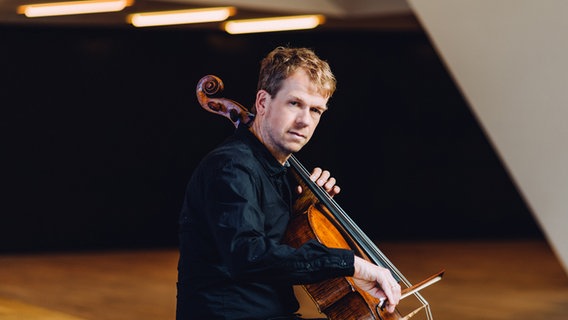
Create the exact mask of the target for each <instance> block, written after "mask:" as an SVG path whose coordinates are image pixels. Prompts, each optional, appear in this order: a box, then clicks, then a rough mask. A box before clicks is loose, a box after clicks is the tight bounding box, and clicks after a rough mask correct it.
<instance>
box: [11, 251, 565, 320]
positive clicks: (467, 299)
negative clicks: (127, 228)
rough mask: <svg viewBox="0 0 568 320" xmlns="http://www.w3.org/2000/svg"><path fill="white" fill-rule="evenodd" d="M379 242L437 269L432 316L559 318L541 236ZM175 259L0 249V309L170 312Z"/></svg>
mask: <svg viewBox="0 0 568 320" xmlns="http://www.w3.org/2000/svg"><path fill="white" fill-rule="evenodd" d="M379 248H381V250H383V252H384V253H385V255H386V256H388V257H389V258H390V260H391V261H392V262H393V263H394V264H395V265H396V266H397V267H398V269H399V270H400V271H401V272H402V273H403V274H404V275H405V276H406V278H407V279H408V280H409V281H410V282H412V283H416V282H419V281H421V280H422V279H424V278H426V277H427V276H429V275H430V274H433V273H435V272H437V271H439V270H440V269H442V268H443V269H445V270H446V273H445V275H444V278H443V280H442V281H440V282H438V283H435V284H433V285H431V286H430V287H428V288H426V289H423V290H422V291H421V293H422V295H423V296H424V298H426V300H428V302H429V303H430V305H431V308H432V313H433V315H434V318H435V319H437V320H457V319H460V320H468V319H471V320H479V319H483V320H518V319H525V318H530V319H532V320H540V319H542V320H566V319H568V277H567V273H566V271H565V270H564V269H563V268H562V266H561V265H560V264H559V262H558V260H557V259H556V257H555V256H554V254H553V253H552V252H551V250H550V247H549V246H548V245H547V244H546V243H545V242H544V241H539V240H532V241H479V242H464V241H461V242H422V243H384V244H380V245H379ZM176 263H177V251H176V250H175V248H172V249H165V250H140V251H128V252H98V253H92V252H91V253H65V254H64V253H59V254H39V255H0V319H2V320H15V319H18V320H36V319H42V320H45V319H47V320H51V319H54V320H55V319H57V320H85V319H89V320H91V319H92V320H115V319H116V320H130V319H131V320H143V319H152V320H156V319H160V320H161V319H174V314H175V311H174V310H175V294H176V290H175V282H176ZM403 302H404V300H403ZM415 319H416V318H415Z"/></svg>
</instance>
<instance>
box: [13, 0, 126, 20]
mask: <svg viewBox="0 0 568 320" xmlns="http://www.w3.org/2000/svg"><path fill="white" fill-rule="evenodd" d="M133 3H134V0H83V1H66V2H51V3H41V4H26V5H21V6H19V7H18V13H20V14H24V15H25V16H26V17H28V18H32V17H46V16H61V15H71V14H85V13H99V12H113V11H120V10H122V9H124V7H127V6H130V5H132V4H133Z"/></svg>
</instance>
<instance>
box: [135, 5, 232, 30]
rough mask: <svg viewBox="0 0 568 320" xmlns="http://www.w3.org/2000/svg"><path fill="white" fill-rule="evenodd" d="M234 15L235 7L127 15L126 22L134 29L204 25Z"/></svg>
mask: <svg viewBox="0 0 568 320" xmlns="http://www.w3.org/2000/svg"><path fill="white" fill-rule="evenodd" d="M235 13H236V9H235V7H217V8H205V9H188V10H173V11H157V12H140V13H133V14H129V15H128V17H127V18H126V20H127V21H128V22H129V23H132V25H134V26H135V27H150V26H162V25H173V24H187V23H204V22H214V21H223V20H227V18H228V17H230V16H232V15H234V14H235Z"/></svg>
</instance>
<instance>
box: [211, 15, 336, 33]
mask: <svg viewBox="0 0 568 320" xmlns="http://www.w3.org/2000/svg"><path fill="white" fill-rule="evenodd" d="M324 21H325V17H324V16H323V15H319V14H318V15H302V16H288V17H274V18H260V19H244V20H232V21H227V22H225V23H224V24H223V25H222V28H223V29H224V30H225V31H227V32H228V33H230V34H241V33H255V32H273V31H288V30H302V29H313V28H315V27H317V26H318V25H320V24H322V23H324Z"/></svg>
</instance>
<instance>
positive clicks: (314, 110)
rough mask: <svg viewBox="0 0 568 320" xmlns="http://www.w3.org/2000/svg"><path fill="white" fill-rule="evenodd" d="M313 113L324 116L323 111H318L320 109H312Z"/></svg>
mask: <svg viewBox="0 0 568 320" xmlns="http://www.w3.org/2000/svg"><path fill="white" fill-rule="evenodd" d="M312 112H315V113H317V114H322V113H323V111H321V110H320V109H318V108H312Z"/></svg>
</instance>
